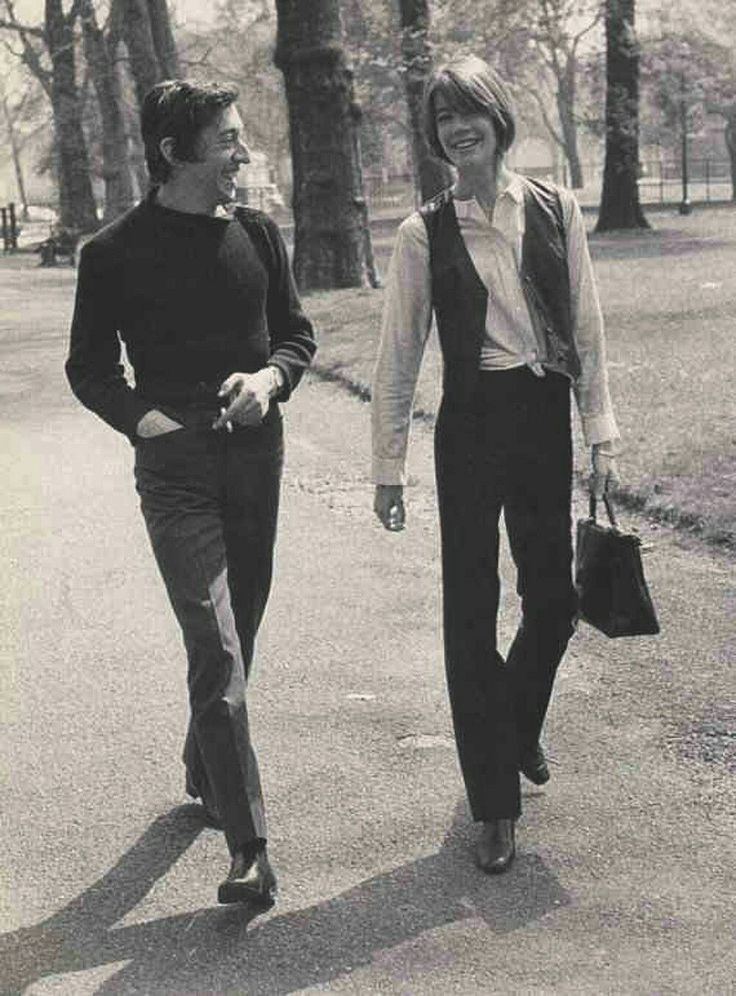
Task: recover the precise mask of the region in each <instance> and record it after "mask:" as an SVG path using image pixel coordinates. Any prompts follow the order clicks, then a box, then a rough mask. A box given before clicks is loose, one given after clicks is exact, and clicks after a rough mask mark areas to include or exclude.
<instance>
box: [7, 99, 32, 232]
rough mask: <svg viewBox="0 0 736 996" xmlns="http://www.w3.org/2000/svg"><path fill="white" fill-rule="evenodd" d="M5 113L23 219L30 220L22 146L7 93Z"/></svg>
mask: <svg viewBox="0 0 736 996" xmlns="http://www.w3.org/2000/svg"><path fill="white" fill-rule="evenodd" d="M2 105H3V115H4V117H5V125H6V128H7V131H8V143H9V145H10V155H11V157H12V159H13V169H14V170H15V182H16V185H17V187H18V197H19V198H20V205H21V219H22V220H23V221H28V197H27V196H26V184H25V179H24V177H23V165H22V163H21V161H20V148H19V147H18V137H17V135H16V133H15V122H14V121H13V116H12V115H11V113H10V108H9V107H8V101H7V98H6V97H5V94H3V96H2Z"/></svg>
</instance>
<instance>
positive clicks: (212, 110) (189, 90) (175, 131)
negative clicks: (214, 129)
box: [141, 80, 238, 184]
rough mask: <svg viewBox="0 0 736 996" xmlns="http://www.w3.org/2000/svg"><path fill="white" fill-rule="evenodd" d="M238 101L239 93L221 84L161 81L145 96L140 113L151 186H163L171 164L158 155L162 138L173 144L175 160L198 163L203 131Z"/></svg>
mask: <svg viewBox="0 0 736 996" xmlns="http://www.w3.org/2000/svg"><path fill="white" fill-rule="evenodd" d="M237 99H238V90H237V88H236V87H234V86H230V85H229V84H223V83H199V82H196V81H193V80H164V82H163V83H157V84H156V86H154V87H152V88H151V89H150V90H149V91H148V93H147V94H146V96H145V98H144V100H143V108H142V110H141V134H142V136H143V145H144V148H145V151H146V165H147V166H148V174H149V176H150V178H151V182H152V183H154V184H160V183H165V182H166V181H167V180H168V179H169V176H170V175H171V164H170V163H169V162H167V160H166V157H165V156H164V155H163V153H162V152H161V141H162V139H164V138H172V139H173V140H174V146H173V151H174V155H175V156H176V158H177V159H181V160H183V161H185V162H187V161H188V162H192V161H194V160H196V159H197V142H198V140H199V136H200V134H201V132H202V129H203V128H206V127H207V125H209V124H211V123H212V122H213V121H214V120H215V118H216V117H217V116H218V114H219V113H220V112H221V111H223V110H224V109H225V108H226V107H229V106H230V105H231V104H234V103H235V101H236V100H237Z"/></svg>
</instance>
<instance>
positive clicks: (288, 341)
mask: <svg viewBox="0 0 736 996" xmlns="http://www.w3.org/2000/svg"><path fill="white" fill-rule="evenodd" d="M263 225H264V227H265V230H266V236H267V239H268V243H269V246H270V248H271V251H272V254H273V266H272V267H271V268H270V270H269V282H268V298H267V302H266V313H267V318H268V331H269V335H270V338H271V355H270V357H269V360H268V362H269V365H271V366H274V367H278V369H279V370H280V371H281V372H282V374H283V375H284V386H283V388H282V389H281V391H280V392H279V394H278V396H277V398H278V400H279V401H287V400H288V398H289V396H290V394H291V392H292V391H293V390H294V388H295V387H296V386H297V384H298V383H299V381H300V380H301V378H302V376H303V374H304V371H305V370H306V369H307V367H308V366H309V365H310V363H311V362H312V358H313V356H314V354H315V352H316V350H317V342H316V338H315V334H314V328H313V326H312V323H311V322H310V321H309V319H308V318H307V316H306V315H305V314H304V311H303V310H302V305H301V301H300V300H299V294H298V292H297V289H296V284H295V282H294V277H293V275H292V272H291V266H290V264H289V257H288V254H287V252H286V246H285V245H284V240H283V238H282V236H281V232H280V231H279V228H278V225H276V223H275V222H274V221H273V220H272V219H271V218H269V217H268V216H267V215H263Z"/></svg>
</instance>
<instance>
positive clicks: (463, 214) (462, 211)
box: [453, 172, 524, 221]
mask: <svg viewBox="0 0 736 996" xmlns="http://www.w3.org/2000/svg"><path fill="white" fill-rule="evenodd" d="M504 197H508V198H509V199H510V200H512V201H514V203H515V204H517V205H518V204H523V203H524V188H523V186H522V180H521V177H520V176H519V174H518V173H512V172H510V173H509V182H508V183H507V184H506V186H505V187H503V189H501V190H499V191H498V194H497V198H496V199H497V200H499V201H500V200H501V199H502V198H504ZM453 201H454V204H455V214H456V215H457V216H458V218H475V219H478V220H482V221H487V219H486V215H485V212H484V211H483V208H482V207H481V206H480V204H479V203H478V202H477V201H476V199H475V198H474V197H473V198H472V199H471V200H467V201H459V200H458V199H457V198H456V197H455V198H453Z"/></svg>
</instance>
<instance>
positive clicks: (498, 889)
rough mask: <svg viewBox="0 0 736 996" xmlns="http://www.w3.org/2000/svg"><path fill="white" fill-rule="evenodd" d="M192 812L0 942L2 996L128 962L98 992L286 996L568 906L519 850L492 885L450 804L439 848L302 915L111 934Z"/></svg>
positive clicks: (175, 814) (149, 835)
mask: <svg viewBox="0 0 736 996" xmlns="http://www.w3.org/2000/svg"><path fill="white" fill-rule="evenodd" d="M197 809H198V807H194V806H191V805H189V806H180V807H178V808H176V809H173V810H172V811H171V812H169V813H167V814H166V815H164V816H161V817H159V818H158V819H157V820H155V821H154V823H153V824H152V825H151V826H150V827H149V828H148V830H147V831H146V832H145V833H144V834H143V836H142V837H141V838H140V839H139V840H138V841H137V843H136V844H135V845H134V846H133V847H132V848H131V849H130V850H129V851H128V852H127V853H126V854H125V855H123V857H122V858H121V859H120V861H119V862H118V863H117V864H116V865H115V866H114V867H113V868H112V869H111V870H110V871H109V872H108V873H107V875H105V876H104V877H103V878H102V879H100V880H99V881H98V882H96V883H94V884H93V885H92V886H90V888H89V889H87V890H86V891H85V892H84V893H82V894H81V895H80V896H78V897H77V898H76V899H74V900H73V901H72V902H71V903H70V904H69V905H68V906H66V907H65V908H64V909H62V910H60V911H59V912H58V913H55V914H54V915H52V916H51V917H49V918H48V919H47V920H45V921H43V922H42V923H40V924H38V925H36V926H34V927H28V928H22V929H20V930H17V931H15V932H14V933H9V934H5V935H3V936H2V937H0V964H2V965H3V970H2V971H3V979H2V992H3V993H8V994H11V993H22V992H24V991H25V990H26V989H27V988H28V987H29V986H30V985H32V984H33V983H34V982H37V981H39V980H43V979H45V978H48V977H50V976H59V975H63V974H66V973H69V972H82V971H85V970H89V969H93V968H96V967H99V966H104V965H110V964H116V963H119V962H127V964H126V965H125V966H124V967H123V968H122V969H121V970H120V971H119V972H117V973H116V974H115V975H114V976H113V977H112V978H109V979H108V980H107V982H105V983H103V984H102V985H101V987H100V988H98V989H97V992H102V993H127V992H131V993H132V992H136V993H140V992H145V993H155V992H194V991H196V992H223V991H226V992H231V991H237V992H241V993H257V994H258V996H264V994H286V993H291V992H294V991H295V990H300V989H304V988H306V987H308V986H315V985H320V984H325V983H327V982H329V981H330V980H333V979H336V978H338V977H339V976H341V975H343V974H346V973H348V972H350V971H351V970H353V969H355V968H356V967H358V966H360V965H363V964H367V963H369V962H370V961H371V960H372V958H373V957H374V955H375V954H376V953H377V952H379V951H381V950H383V949H387V948H392V947H394V946H396V945H398V944H401V943H402V942H405V941H408V940H411V939H412V938H416V937H418V936H419V935H420V934H422V933H423V932H424V931H427V930H434V929H436V928H438V927H441V926H443V925H446V924H451V923H455V922H459V921H463V920H468V919H471V918H472V919H482V920H484V921H485V923H486V924H487V926H488V927H489V928H490V930H491V931H492V932H494V933H498V934H503V933H507V932H509V931H513V930H516V929H518V928H520V927H523V926H524V925H525V924H527V923H530V922H531V921H534V920H536V919H538V918H540V917H542V916H544V915H545V914H546V913H548V912H550V911H551V910H553V909H555V908H559V907H560V906H561V905H566V904H567V903H568V901H569V900H568V896H567V893H566V892H565V891H564V889H562V888H561V887H560V885H559V883H558V882H557V880H556V879H555V877H554V876H553V875H552V874H551V873H550V872H549V870H548V869H547V868H546V866H545V865H544V863H543V862H542V861H541V859H540V858H539V857H538V856H536V855H534V854H529V853H521V854H520V855H519V856H518V858H517V861H516V863H515V865H514V866H513V868H512V869H511V871H510V872H509V873H508V874H506V875H504V876H501V877H499V878H489V877H487V876H484V875H483V874H481V873H480V872H479V871H478V870H477V869H476V868H475V867H474V866H473V863H472V860H471V859H470V855H471V847H472V828H471V824H470V823H469V819H468V816H467V811H466V808H465V804H464V802H463V803H459V804H458V806H457V807H456V810H455V814H454V818H453V821H452V825H451V826H450V828H449V830H448V832H447V834H446V836H445V838H444V840H443V842H442V845H441V846H440V848H439V850H438V851H437V852H436V853H434V854H432V855H430V856H428V857H424V858H419V859H418V860H416V861H412V862H409V863H407V864H404V865H401V866H400V867H397V868H394V869H392V870H390V871H387V872H384V873H382V874H380V875H377V876H375V877H374V878H371V879H368V880H366V881H365V882H361V883H360V884H359V885H356V886H355V887H354V888H352V889H348V890H347V891H345V892H343V893H341V894H340V895H337V896H335V897H333V898H331V899H327V900H325V901H324V902H320V903H316V904H315V905H313V906H309V907H307V908H305V909H301V910H298V911H295V912H290V913H284V914H281V915H279V914H278V913H276V914H271V915H270V916H269V917H268V918H267V919H264V920H261V921H258V922H256V923H254V924H253V925H252V926H251V921H252V920H253V918H254V915H255V914H254V913H253V911H251V910H249V909H248V908H247V907H243V906H238V907H215V908H210V909H203V910H199V911H197V912H194V913H192V912H189V913H187V914H181V915H177V916H173V917H167V918H164V919H161V920H157V921H152V922H146V923H142V924H136V925H134V926H127V927H120V928H116V927H115V924H116V923H117V922H118V921H119V920H121V919H122V918H123V917H124V916H125V915H126V914H127V913H128V912H129V911H130V910H132V909H133V908H134V907H135V906H136V905H137V904H138V903H139V902H140V901H141V900H142V899H143V897H144V896H145V895H146V893H147V892H148V891H149V890H150V889H151V888H152V887H153V886H154V884H155V883H156V881H157V880H158V879H160V878H161V877H163V876H164V875H165V874H166V872H167V871H168V870H169V868H171V867H172V866H173V865H174V863H175V862H176V861H177V859H178V858H179V857H180V856H181V855H182V854H183V853H184V852H185V851H186V849H187V848H188V847H189V846H190V845H191V844H192V842H193V841H194V840H195V839H196V837H197V835H198V834H199V832H200V831H201V829H202V823H201V821H200V818H199V816H198V813H197Z"/></svg>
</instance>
